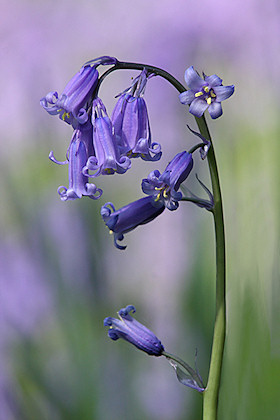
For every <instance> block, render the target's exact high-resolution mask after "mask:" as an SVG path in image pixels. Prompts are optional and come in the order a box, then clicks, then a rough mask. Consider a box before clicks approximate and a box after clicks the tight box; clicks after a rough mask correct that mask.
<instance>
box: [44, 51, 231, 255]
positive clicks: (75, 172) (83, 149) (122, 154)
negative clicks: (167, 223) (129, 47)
mask: <svg viewBox="0 0 280 420" xmlns="http://www.w3.org/2000/svg"><path fill="white" fill-rule="evenodd" d="M118 64H119V62H118V60H117V59H116V58H114V57H109V56H103V57H99V58H96V59H94V60H91V61H88V62H87V63H85V64H84V65H83V66H82V68H81V69H80V70H79V72H78V73H76V74H75V75H74V76H73V77H72V79H71V80H70V81H69V82H68V83H67V85H66V87H65V88H64V90H63V92H62V93H61V95H59V94H58V92H56V91H52V92H50V93H48V94H47V95H46V96H45V97H44V98H42V99H41V102H40V103H41V105H42V107H43V108H44V109H45V110H46V111H47V112H48V113H49V114H50V115H58V116H59V118H60V119H61V120H63V121H64V122H66V123H67V124H69V125H71V126H72V128H73V135H72V139H71V142H70V145H69V147H68V150H67V153H66V160H65V161H62V162H61V161H59V160H57V159H56V158H55V156H54V153H53V151H51V152H50V154H49V158H50V159H51V161H53V162H55V163H56V164H59V165H65V164H68V169H69V171H68V172H69V185H68V187H66V186H60V187H58V193H59V195H60V198H61V200H63V201H67V200H75V199H77V198H82V197H83V196H86V197H89V198H91V199H93V200H97V199H99V198H100V197H101V195H102V193H103V191H102V190H101V189H100V188H98V187H97V186H96V185H95V184H94V183H92V182H90V180H91V179H92V178H94V180H96V179H97V178H98V177H99V176H101V175H113V174H115V173H116V174H124V173H126V172H127V171H128V170H129V169H130V167H131V160H132V159H133V158H138V157H140V158H141V159H143V160H145V161H152V162H155V161H158V160H159V159H160V158H161V156H162V150H161V145H160V144H159V143H157V142H153V141H152V136H151V129H150V123H149V118H148V111H147V105H146V102H145V100H144V97H143V96H144V93H145V89H146V86H147V83H148V80H149V79H150V78H151V77H153V76H154V75H155V74H154V73H153V72H152V71H151V70H149V71H147V69H146V68H145V66H143V69H142V70H141V72H140V74H139V75H138V76H137V77H136V78H135V79H134V80H133V81H132V84H131V86H129V87H128V88H127V89H126V90H125V91H124V92H122V93H120V94H119V95H117V97H118V101H117V103H116V105H115V107H114V109H113V112H112V115H111V118H110V117H109V115H108V113H107V110H106V107H105V105H104V103H103V102H102V100H101V99H100V98H99V97H98V96H97V94H98V89H99V85H100V83H101V81H102V80H103V79H102V77H99V72H98V70H97V68H98V66H100V65H103V66H107V65H110V66H118ZM185 79H186V82H187V84H188V86H189V88H190V90H188V91H186V92H183V93H181V94H180V101H181V102H182V103H184V104H189V105H190V109H189V110H190V112H191V113H192V114H194V115H196V116H197V117H200V116H201V115H202V114H203V112H204V111H205V110H206V109H207V108H208V109H209V112H210V115H211V117H212V118H217V117H218V116H220V115H221V113H222V108H221V101H222V100H224V99H226V98H228V97H229V96H230V95H232V93H233V91H234V86H222V80H221V79H220V78H219V77H218V76H216V75H212V76H205V75H204V80H203V79H202V78H200V76H199V75H198V74H197V73H196V71H195V70H194V68H193V67H189V68H188V69H187V70H186V73H185ZM190 130H191V129H190ZM191 132H192V133H194V134H195V135H197V136H198V137H200V138H201V139H202V141H203V143H202V146H201V143H200V145H197V146H195V147H194V148H193V149H192V150H196V148H198V147H200V154H201V157H202V159H205V158H206V156H207V152H208V150H209V148H210V147H211V143H210V141H208V140H206V139H204V138H203V137H202V136H201V135H200V134H199V133H196V132H194V131H193V130H191ZM192 167H193V158H192V152H189V153H188V152H186V151H184V152H181V153H178V154H177V155H176V156H175V157H174V158H173V159H172V160H171V162H170V163H169V164H168V165H167V167H166V169H165V170H164V172H163V173H162V174H161V173H160V172H159V171H158V170H154V171H152V172H151V173H150V174H149V175H148V177H147V178H145V179H143V180H142V191H143V193H144V194H146V195H147V196H146V197H143V198H140V199H139V200H136V201H134V202H132V203H130V204H127V205H126V206H124V207H122V208H120V209H119V210H116V209H115V207H114V205H113V204H112V203H110V202H108V203H106V204H104V205H103V206H102V208H101V215H102V217H103V220H104V222H105V224H106V225H107V227H108V228H109V229H110V232H111V233H113V234H114V242H115V245H116V247H117V248H119V249H125V248H126V247H125V246H122V245H120V244H119V241H122V240H123V238H124V234H125V233H127V232H130V231H131V230H133V229H135V228H136V227H137V226H139V225H143V224H146V223H148V222H150V221H152V220H154V219H155V218H156V217H157V216H159V215H160V214H161V213H162V212H163V211H164V210H165V209H166V208H167V209H168V210H171V211H173V210H176V209H177V208H178V206H179V201H180V200H181V199H182V193H181V192H179V188H180V186H181V184H182V182H184V181H185V180H186V178H187V177H188V175H189V173H190V171H191V170H192ZM201 185H202V186H203V187H204V189H205V190H206V192H207V193H208V195H209V197H210V201H207V200H200V199H199V198H198V197H196V196H195V195H193V194H192V193H190V197H189V198H188V201H193V202H195V203H196V204H197V205H199V206H200V207H204V208H206V209H207V210H211V209H212V207H213V205H214V203H213V201H212V200H211V193H210V192H209V190H207V188H206V187H205V186H204V185H203V184H202V183H201ZM185 199H186V200H187V198H185Z"/></svg>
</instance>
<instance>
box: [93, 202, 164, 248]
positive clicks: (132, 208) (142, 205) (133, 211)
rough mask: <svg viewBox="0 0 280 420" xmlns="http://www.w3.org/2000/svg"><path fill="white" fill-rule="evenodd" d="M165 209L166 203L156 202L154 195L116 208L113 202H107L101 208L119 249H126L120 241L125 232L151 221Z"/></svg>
mask: <svg viewBox="0 0 280 420" xmlns="http://www.w3.org/2000/svg"><path fill="white" fill-rule="evenodd" d="M164 209H165V206H164V204H162V203H161V202H155V200H154V198H153V197H143V198H140V200H137V201H134V202H133V203H130V204H127V205H126V206H124V207H122V208H120V209H119V210H115V207H114V205H113V204H112V203H106V204H104V206H102V208H101V216H102V217H103V220H104V222H105V224H106V225H107V227H108V228H109V229H110V233H113V234H114V243H115V246H116V247H117V248H118V249H125V248H126V246H122V245H120V244H119V243H118V241H122V240H123V238H124V234H125V233H127V232H130V231H131V230H133V229H135V228H136V227H137V226H140V225H144V224H146V223H149V222H151V221H152V220H154V219H155V218H156V217H157V216H159V215H160V214H161V213H162V212H163V211H164Z"/></svg>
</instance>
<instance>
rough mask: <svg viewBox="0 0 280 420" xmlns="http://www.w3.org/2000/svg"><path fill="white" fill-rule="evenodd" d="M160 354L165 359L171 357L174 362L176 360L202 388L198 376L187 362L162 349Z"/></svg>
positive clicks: (202, 386)
mask: <svg viewBox="0 0 280 420" xmlns="http://www.w3.org/2000/svg"><path fill="white" fill-rule="evenodd" d="M162 355H163V356H165V357H166V358H167V359H172V360H174V361H175V362H177V363H178V364H179V365H181V366H182V367H183V368H184V369H185V370H186V371H187V372H188V373H189V374H190V376H191V377H192V378H193V379H194V380H195V381H196V383H197V385H198V386H199V387H200V388H204V385H203V382H202V380H201V378H200V376H199V375H198V373H197V372H196V371H195V370H194V369H193V368H192V367H191V366H190V365H188V363H187V362H185V361H184V360H182V359H181V358H180V357H178V356H175V355H174V354H171V353H167V351H164V352H163V353H162Z"/></svg>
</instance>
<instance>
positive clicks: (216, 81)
mask: <svg viewBox="0 0 280 420" xmlns="http://www.w3.org/2000/svg"><path fill="white" fill-rule="evenodd" d="M205 82H207V83H208V84H209V86H210V87H212V88H213V87H216V86H221V84H222V83H223V81H222V79H221V78H220V77H219V76H217V75H216V74H212V76H206V77H205Z"/></svg>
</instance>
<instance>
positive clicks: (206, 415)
mask: <svg viewBox="0 0 280 420" xmlns="http://www.w3.org/2000/svg"><path fill="white" fill-rule="evenodd" d="M144 68H145V69H146V70H147V71H148V73H150V74H155V75H158V76H161V77H163V78H164V79H166V80H167V81H168V82H169V83H171V84H172V85H173V86H174V87H175V88H176V89H177V90H178V92H179V93H182V92H184V91H185V90H186V89H185V87H184V86H183V85H182V84H181V83H180V82H179V81H178V80H177V79H175V78H174V77H173V76H172V75H171V74H169V73H168V72H166V71H165V70H162V69H160V68H158V67H154V66H150V65H146V64H139V63H126V62H118V63H117V64H116V65H115V66H113V67H111V68H110V69H109V70H107V71H106V72H105V73H104V74H103V75H102V76H101V77H100V80H99V83H98V86H97V88H96V91H95V94H96V95H97V93H98V89H99V87H100V84H101V83H102V81H103V80H104V79H105V77H107V76H108V75H109V74H110V73H111V72H112V71H114V70H120V69H131V70H143V69H144ZM196 122H197V125H198V128H199V131H200V133H201V135H202V136H203V137H205V138H206V139H207V140H209V141H211V137H210V133H209V130H208V127H207V124H206V121H205V118H204V116H203V117H201V118H196ZM207 160H208V165H209V170H210V177H211V183H212V191H213V197H214V208H213V210H212V213H213V216H214V226H215V239H216V317H215V326H214V333H213V343H212V353H211V361H210V368H209V375H208V382H207V386H206V389H205V391H204V392H203V420H216V419H217V412H218V397H219V389H220V382H221V372H222V362H223V353H224V343H225V334H226V299H225V287H226V273H225V233H224V220H223V207H222V197H221V189H220V182H219V175H218V168H217V163H216V157H215V152H214V147H213V143H212V141H211V147H210V149H209V151H208V154H207Z"/></svg>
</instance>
